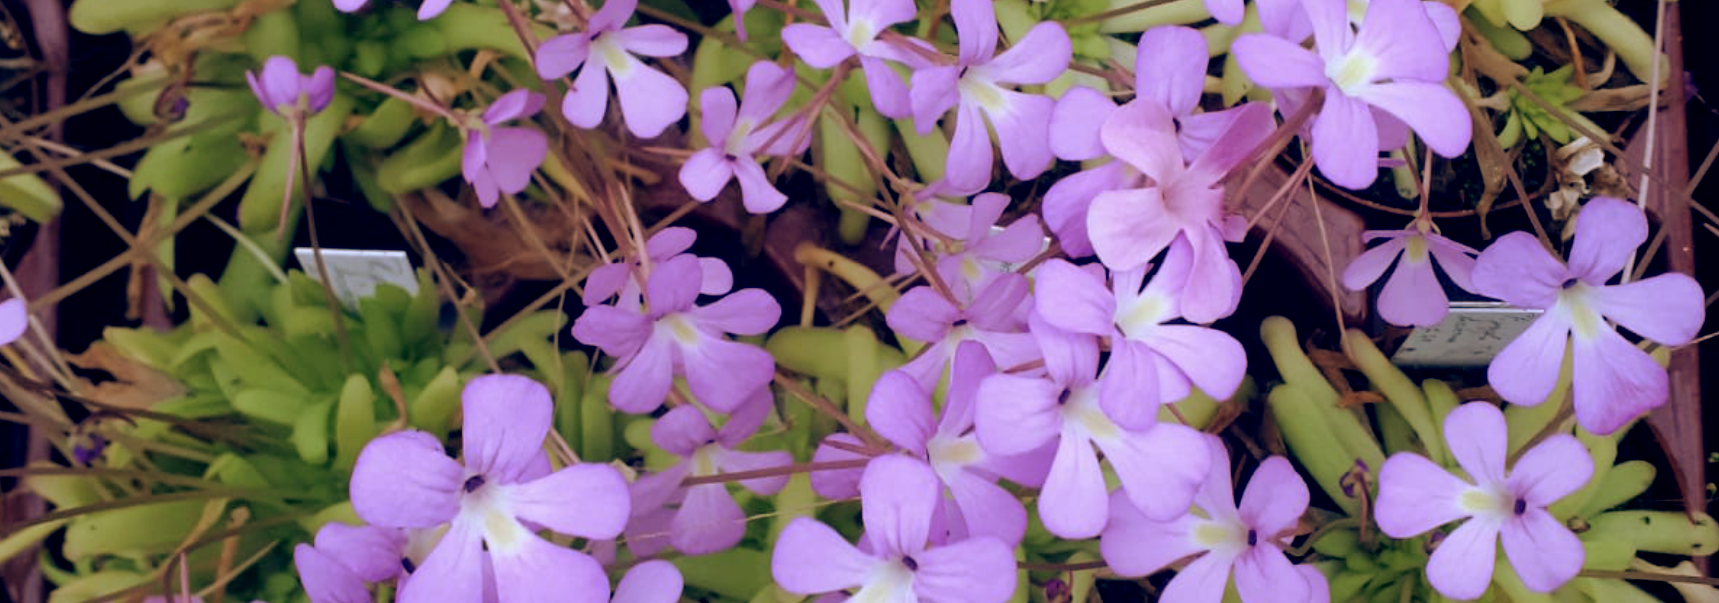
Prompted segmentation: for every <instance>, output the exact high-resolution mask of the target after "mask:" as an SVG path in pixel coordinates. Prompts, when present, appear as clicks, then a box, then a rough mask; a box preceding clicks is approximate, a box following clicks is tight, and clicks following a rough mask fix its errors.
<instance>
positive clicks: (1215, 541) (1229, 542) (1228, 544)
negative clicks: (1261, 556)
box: [1188, 520, 1259, 552]
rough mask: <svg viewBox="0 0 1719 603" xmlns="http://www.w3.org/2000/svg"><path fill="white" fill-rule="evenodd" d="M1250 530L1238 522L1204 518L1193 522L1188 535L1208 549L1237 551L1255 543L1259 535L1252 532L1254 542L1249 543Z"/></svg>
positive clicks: (1195, 542)
mask: <svg viewBox="0 0 1719 603" xmlns="http://www.w3.org/2000/svg"><path fill="white" fill-rule="evenodd" d="M1251 532H1252V530H1249V529H1247V526H1244V525H1241V524H1239V523H1234V522H1228V521H1216V520H1206V521H1202V522H1199V523H1197V524H1194V529H1193V531H1192V532H1190V533H1189V534H1188V537H1189V538H1190V539H1191V540H1193V541H1194V544H1197V545H1200V546H1202V547H1205V548H1206V550H1209V551H1220V552H1238V551H1241V550H1243V549H1246V548H1247V547H1248V546H1250V544H1257V543H1258V539H1259V535H1258V534H1253V535H1252V538H1253V539H1254V543H1249V542H1248V539H1249V534H1250V533H1251Z"/></svg>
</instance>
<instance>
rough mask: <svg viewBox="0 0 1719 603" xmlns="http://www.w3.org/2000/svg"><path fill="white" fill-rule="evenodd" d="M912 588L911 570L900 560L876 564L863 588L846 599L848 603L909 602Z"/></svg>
mask: <svg viewBox="0 0 1719 603" xmlns="http://www.w3.org/2000/svg"><path fill="white" fill-rule="evenodd" d="M912 588H913V570H911V569H908V567H907V564H906V563H903V562H902V561H901V560H899V559H898V560H895V561H886V562H882V563H879V564H877V566H875V567H873V568H872V570H871V575H870V576H868V577H867V578H866V581H865V586H862V587H860V589H859V592H857V593H854V596H853V597H852V598H850V599H848V603H894V602H896V601H909V600H912V598H911V597H908V596H907V595H909V594H911V590H912Z"/></svg>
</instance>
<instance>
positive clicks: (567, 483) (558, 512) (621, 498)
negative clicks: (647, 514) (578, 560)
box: [509, 463, 631, 540]
mask: <svg viewBox="0 0 1719 603" xmlns="http://www.w3.org/2000/svg"><path fill="white" fill-rule="evenodd" d="M509 494H510V498H511V501H512V503H513V511H514V513H516V514H517V515H518V517H519V518H520V519H523V520H526V521H530V522H532V523H535V524H537V525H541V526H543V527H546V528H549V529H551V530H554V531H556V532H559V533H561V534H567V535H570V536H579V537H582V538H592V539H598V540H607V539H610V538H614V537H616V536H619V535H620V534H621V530H622V529H623V528H625V527H626V525H627V516H628V514H629V510H630V509H631V507H630V506H629V505H628V503H629V501H630V498H629V496H628V493H627V481H626V480H624V479H622V478H621V474H620V472H618V471H616V470H615V468H614V467H610V466H608V465H602V464H595V463H583V464H578V465H572V466H569V467H566V468H564V469H561V470H560V471H556V472H554V473H551V474H549V475H547V476H545V477H542V478H539V479H536V480H532V481H530V482H527V483H524V484H519V485H516V486H513V487H511V488H509Z"/></svg>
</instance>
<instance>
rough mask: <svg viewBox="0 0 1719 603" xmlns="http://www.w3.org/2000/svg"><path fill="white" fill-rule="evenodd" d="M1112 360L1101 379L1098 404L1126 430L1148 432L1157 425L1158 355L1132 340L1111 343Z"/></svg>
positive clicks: (1158, 400)
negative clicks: (1147, 430)
mask: <svg viewBox="0 0 1719 603" xmlns="http://www.w3.org/2000/svg"><path fill="white" fill-rule="evenodd" d="M1111 346H1112V347H1111V349H1110V359H1109V360H1108V361H1106V362H1105V365H1104V373H1103V375H1102V376H1101V378H1100V379H1099V382H1098V386H1099V393H1098V404H1099V407H1101V408H1102V409H1103V410H1104V416H1106V417H1109V418H1110V420H1111V421H1115V422H1116V424H1117V425H1120V426H1122V427H1124V428H1126V429H1132V430H1146V429H1149V428H1151V427H1152V426H1153V425H1154V424H1156V423H1157V422H1158V407H1159V406H1160V405H1161V404H1163V403H1164V402H1165V401H1164V400H1163V399H1161V398H1159V397H1158V392H1159V385H1158V381H1159V380H1160V379H1162V378H1163V376H1162V375H1159V374H1158V362H1157V360H1158V353H1157V352H1155V351H1153V350H1152V348H1151V347H1150V346H1148V345H1146V344H1144V343H1141V342H1139V341H1135V340H1132V339H1120V338H1112V339H1111Z"/></svg>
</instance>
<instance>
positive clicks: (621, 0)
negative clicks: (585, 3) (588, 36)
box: [585, 0, 639, 31]
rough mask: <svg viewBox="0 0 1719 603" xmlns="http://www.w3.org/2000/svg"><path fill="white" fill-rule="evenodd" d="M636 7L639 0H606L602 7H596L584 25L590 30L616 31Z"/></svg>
mask: <svg viewBox="0 0 1719 603" xmlns="http://www.w3.org/2000/svg"><path fill="white" fill-rule="evenodd" d="M638 8H639V0H606V1H605V2H603V8H600V9H597V12H596V13H594V14H592V15H591V21H590V22H589V23H586V24H585V25H586V27H587V28H589V29H590V30H591V31H616V30H619V29H620V28H621V26H622V25H626V24H627V19H630V18H632V16H633V11H635V10H638Z"/></svg>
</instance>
